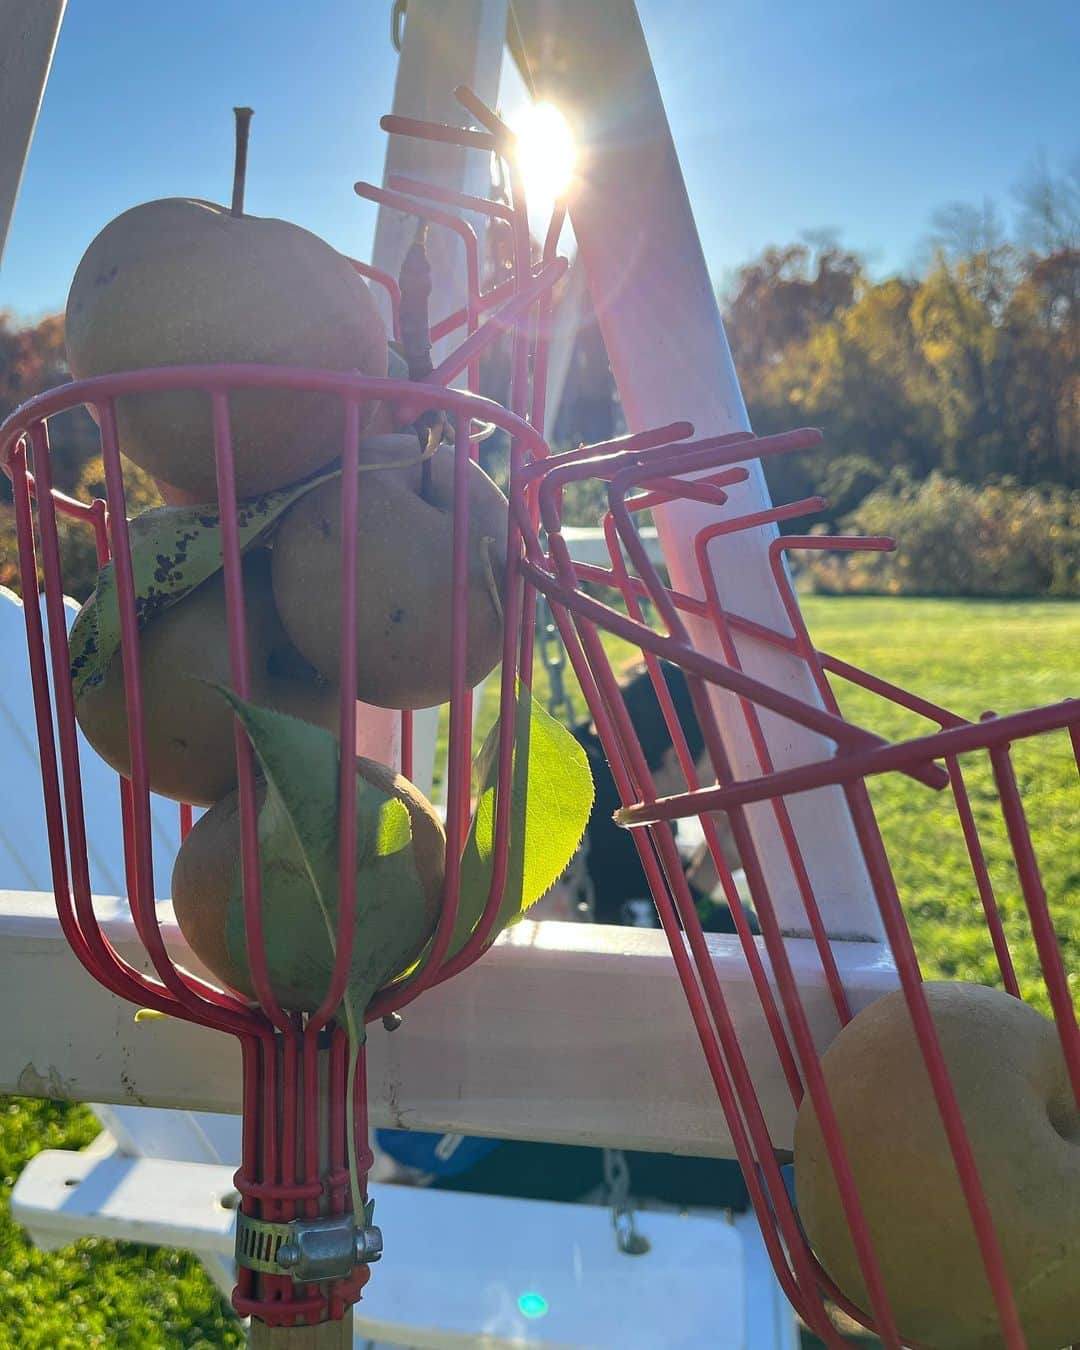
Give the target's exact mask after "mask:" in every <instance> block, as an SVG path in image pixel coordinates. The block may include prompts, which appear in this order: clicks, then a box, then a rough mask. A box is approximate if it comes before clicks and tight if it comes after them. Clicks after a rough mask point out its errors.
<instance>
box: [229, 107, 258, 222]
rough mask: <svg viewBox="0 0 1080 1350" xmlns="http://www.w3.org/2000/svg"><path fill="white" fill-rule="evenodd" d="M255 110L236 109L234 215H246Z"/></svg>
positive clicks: (234, 112)
mask: <svg viewBox="0 0 1080 1350" xmlns="http://www.w3.org/2000/svg"><path fill="white" fill-rule="evenodd" d="M254 113H255V109H254V108H234V109H233V115H234V116H235V118H236V155H235V158H234V160H233V181H232V214H233V215H234V216H242V215H243V214H244V188H245V186H246V182H247V152H248V134H249V133H250V131H251V119H252V117H253V116H254Z"/></svg>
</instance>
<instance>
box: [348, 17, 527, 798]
mask: <svg viewBox="0 0 1080 1350" xmlns="http://www.w3.org/2000/svg"><path fill="white" fill-rule="evenodd" d="M505 36H506V0H409V9H408V15H407V17H406V21H405V34H404V38H403V41H402V44H401V58H400V60H399V63H398V74H397V83H396V84H395V86H394V109H393V110H394V112H395V113H399V114H402V115H404V116H406V117H419V118H423V119H425V120H429V121H435V122H452V123H456V124H457V125H459V126H464V125H466V124H467V114H465V112H464V109H463V108H462V107H461V105H460V104H459V103H458V102H457V100H456V99H455V98H454V90H455V89H456V88H457V87H458V86H459V85H462V84H465V85H468V86H469V88H470V89H472V90H473V91H474V92H475V93H476V94H478V95H479V96H480V98H482V99H483V100H484V102H485V103H487V104H489V105H490V106H494V105H495V102H496V100H497V98H498V93H499V73H500V70H501V67H502V57H503V45H504V42H505ZM394 174H400V175H402V176H403V177H408V178H419V179H423V180H424V181H425V182H429V183H436V184H438V185H439V186H440V187H444V188H449V189H451V190H452V191H454V192H467V193H470V194H472V195H475V196H487V194H488V191H489V188H490V183H491V170H490V164H489V162H488V159H487V157H486V156H485V155H484V154H483V153H482V152H480V151H478V150H466V149H464V148H461V147H458V146H452V145H433V144H430V143H428V142H426V141H420V140H415V139H413V138H411V137H408V136H391V137H390V138H389V140H388V143H387V149H386V167H385V170H384V173H383V182H384V184H385V183H386V182H387V180H388V179H389V178H390V177H391V175H394ZM470 223H471V224H472V225H473V227H474V228H475V229H476V231H477V234H478V236H479V237H480V238H481V240H482V239H483V233H482V231H483V222H482V221H480V220H477V219H475V218H474V219H472V220H471V222H470ZM415 234H416V220H415V217H413V216H409V215H406V214H405V213H404V212H401V211H395V210H392V209H391V208H389V207H386V206H382V207H380V208H379V214H378V218H377V221H376V226H375V246H374V250H373V254H372V263H373V265H374V266H376V267H380V268H382V269H383V270H384V271H387V272H389V273H390V274H391V275H392V276H395V277H396V276H397V275H398V272H399V271H400V269H401V264H402V262H403V260H404V258H405V253H406V250H407V249H408V247H409V245H410V244H411V243H412V241H413V238H414V236H415ZM428 257H429V258H430V259H431V272H432V291H431V302H430V303H431V315H432V318H433V319H438V318H441V317H442V316H443V315H444V314H448V313H450V312H451V311H452V310H455V309H457V308H459V307H460V306H461V305H462V304H463V303H464V300H465V294H466V289H465V252H464V248H463V247H462V244H461V241H460V240H459V239H458V237H457V236H456V235H452V234H451V233H450V232H449V231H448V230H440V229H433V230H431V232H430V234H429V236H428ZM373 290H374V294H375V295H376V298H377V299H378V300H379V303H380V304H381V305H383V317H384V319H385V320H386V322H387V327H388V328H389V325H390V310H389V305H388V303H386V302H385V301H384V297H383V296H382V294H381V292H380V288H378V287H375V288H373ZM459 340H460V334H454V335H451V337H450V338H445V339H443V342H442V344H440V345H438V346H436V348H435V350H434V351H433V353H432V356H433V359H434V360H435V362H436V364H437V363H438V362H439V360H440V359H441V358H442V356H444V355H445V354H446V353H447V352H448V351H449V350H450V348H451V347H452V346H453V345H454V344H455V343H456V342H457V341H459ZM393 720H394V722H395V723H396V720H397V719H396V718H394V719H393ZM363 721H364V723H365V726H367V727H369V728H370V731H369V733H368V738H369V743H370V742H374V741H375V738H376V736H377V728H379V727H380V726H381V725H382V719H380V718H379V717H378V716H377V714H376V711H375V710H374V709H370V710H369V709H364V710H363ZM438 723H439V710H438V709H437V708H427V709H424V710H423V711H420V712H417V713H416V714H415V715H414V719H413V781H414V782H415V783H416V786H417V787H418V788H419V789H420V791H421V792H423V793H426V794H427V795H429V796H430V795H431V784H432V779H433V777H434V767H435V736H436V732H437V729H438ZM365 753H368V754H370V753H372V751H371V750H366V751H365ZM374 757H375V758H380V756H378V755H375V756H374ZM382 758H384V759H385V756H382ZM388 762H393V761H388Z"/></svg>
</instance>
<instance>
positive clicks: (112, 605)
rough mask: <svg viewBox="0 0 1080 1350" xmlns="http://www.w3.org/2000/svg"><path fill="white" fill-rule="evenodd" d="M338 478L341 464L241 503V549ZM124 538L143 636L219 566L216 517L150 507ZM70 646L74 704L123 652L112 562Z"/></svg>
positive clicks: (211, 510) (189, 509) (206, 509)
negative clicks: (296, 504) (303, 499)
mask: <svg viewBox="0 0 1080 1350" xmlns="http://www.w3.org/2000/svg"><path fill="white" fill-rule="evenodd" d="M340 472H341V469H340V466H339V467H337V468H335V469H332V470H330V471H328V472H325V473H321V474H316V475H315V476H314V477H312V478H307V479H305V480H304V482H302V483H295V484H293V485H292V486H291V487H287V488H281V489H280V490H278V491H277V492H266V493H263V494H262V495H261V496H259V497H251V498H249V499H248V500H247V501H242V502H239V503H238V504H237V527H238V532H239V535H240V548H241V551H243V550H244V549H247V548H249V547H250V546H251V545H252V544H254V543H256V542H257V541H258V540H259V539H261V538H262V536H263V535H264V534H266V532H267V531H268V530H269V529H270V528H271V526H273V525H274V524H275V522H276V521H277V520H278V518H279V517H280V516H281V514H282V512H283V511H285V510H286V508H287V507H289V506H291V505H292V504H293V502H295V501H297V500H298V499H299V498H300V497H302V496H303V495H304V494H305V493H306V492H309V491H310V490H311V489H312V488H313V487H316V486H317V485H318V484H319V483H324V482H326V480H327V479H328V478H333V477H334V476H335V475H336V474H338V473H340ZM128 538H129V539H130V541H131V569H132V575H133V577H134V581H135V617H136V620H137V622H138V626H139V631H140V632H141V631H142V630H143V629H144V628H145V627H146V625H147V624H148V623H149V622H150V620H151V619H153V618H154V617H155V616H156V615H158V614H160V613H161V612H162V610H165V609H168V608H169V606H170V605H175V604H176V602H177V601H178V600H182V599H183V598H184V596H186V595H189V594H190V593H191V592H192V591H193V590H194V589H195V587H196V586H199V585H201V584H202V583H203V582H204V581H206V580H208V579H209V578H210V577H212V576H213V575H214V574H215V573H216V572H218V571H219V570H220V568H221V566H222V550H221V515H220V512H219V511H218V509H217V507H216V506H215V505H213V504H210V503H208V504H206V505H205V506H156V507H153V508H152V509H151V510H149V511H144V512H143V513H142V514H141V515H138V516H135V517H134V518H133V519H131V520H130V521H128ZM69 644H70V651H71V679H72V683H73V685H74V689H75V697H76V698H78V697H79V696H80V695H81V694H82V692H83V690H84V689H85V688H86V687H87V685H92V684H99V683H100V682H101V681H102V680H103V679H104V678H105V673H106V671H107V670H108V669H109V666H110V664H111V663H112V660H113V657H114V656H115V655H116V653H117V652H118V651H119V650H120V605H119V601H118V598H117V592H116V567H115V564H114V563H111V562H110V563H106V565H105V566H104V567H103V568H102V569H101V570H100V571H99V572H98V576H97V585H96V587H95V590H94V594H93V597H92V598H91V601H90V603H89V604H87V605H84V607H83V608H82V610H81V611H80V613H79V616H78V618H77V619H76V621H75V623H74V624H73V625H72V628H71V636H70V639H69Z"/></svg>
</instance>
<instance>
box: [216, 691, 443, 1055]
mask: <svg viewBox="0 0 1080 1350" xmlns="http://www.w3.org/2000/svg"><path fill="white" fill-rule="evenodd" d="M221 692H222V693H223V695H224V696H225V697H226V698H227V699H228V700H229V702H230V704H231V705H232V707H233V708H234V710H235V711H236V713H237V715H238V717H239V718H240V721H241V723H242V724H243V726H244V730H245V731H246V732H247V734H248V736H249V737H250V739H251V743H252V745H253V746H254V748H255V753H256V755H257V756H258V759H259V763H260V765H261V767H262V770H263V774H264V775H265V778H266V793H265V797H264V800H263V804H262V808H261V810H260V812H259V861H260V880H261V883H262V916H263V938H264V942H265V947H266V957H267V964H268V967H269V969H270V971H271V976H272V982H273V984H274V987H275V989H276V990H277V992H278V995H279V998H280V999H281V1001H282V1002H283V1003H285V1005H286V1006H290V1005H291V1006H311V1005H313V1004H318V1003H320V1002H321V1001H322V998H323V996H324V994H325V992H326V990H327V989H328V987H329V983H330V976H331V972H332V970H333V965H334V958H335V954H336V951H337V932H338V899H339V870H338V837H339V832H338V800H339V799H338V764H339V760H338V745H337V740H336V738H335V737H334V736H333V735H332V734H331V733H330V732H328V731H324V730H323V729H322V728H320V727H315V726H311V725H310V724H309V723H307V722H302V721H300V720H298V719H297V718H293V717H287V716H286V715H285V714H283V713H277V712H273V711H271V710H270V709H267V708H259V707H256V706H255V705H254V704H250V703H245V702H244V701H243V700H242V699H239V698H237V697H236V696H235V695H234V694H232V693H231V692H229V691H228V690H226V689H222V690H221ZM355 819H356V836H357V837H356V923H355V932H354V938H353V952H352V961H351V964H350V969H349V978H348V983H347V986H346V991H345V995H344V997H343V1005H344V1006H343V1009H342V1012H343V1013H344V1015H345V1018H346V1021H347V1022H348V1023H349V1030H350V1036H353V1034H354V1033H355V1035H356V1037H359V1038H360V1039H362V1038H363V1026H364V1010H365V1008H366V1007H367V1005H368V1003H369V1002H370V1001H371V998H372V995H373V994H374V993H375V992H376V990H378V989H379V988H380V987H381V986H382V985H383V984H385V983H386V981H387V979H388V978H389V977H390V976H391V975H393V973H394V972H395V970H397V969H399V968H400V966H401V964H402V962H403V961H404V960H406V959H407V953H408V952H409V951H410V950H412V951H415V949H416V939H415V934H416V933H417V932H418V931H419V932H421V933H422V932H423V931H424V928H423V926H424V925H425V924H426V923H427V922H428V920H427V918H426V906H425V899H424V888H423V886H422V884H421V882H420V878H419V876H418V874H417V871H416V865H415V861H414V855H413V849H412V827H411V822H410V819H409V813H408V810H407V809H406V808H405V806H404V805H403V804H402V803H401V802H400V801H398V799H397V798H395V797H392V796H390V795H389V794H387V793H385V792H383V791H381V790H380V789H379V788H376V787H375V786H374V785H373V784H371V783H369V782H367V781H366V780H365V779H363V778H361V777H360V776H359V775H358V776H357V782H356V817H355ZM226 947H227V950H228V952H229V955H230V957H231V958H232V959H233V960H234V961H236V963H237V964H238V966H239V967H240V968H241V969H242V970H244V971H245V972H247V971H248V970H249V965H248V957H247V933H246V924H245V919H244V905H243V893H242V887H241V884H240V875H239V868H238V869H237V873H236V876H235V880H234V884H233V889H232V892H231V894H230V897H229V906H228V910H227V913H226Z"/></svg>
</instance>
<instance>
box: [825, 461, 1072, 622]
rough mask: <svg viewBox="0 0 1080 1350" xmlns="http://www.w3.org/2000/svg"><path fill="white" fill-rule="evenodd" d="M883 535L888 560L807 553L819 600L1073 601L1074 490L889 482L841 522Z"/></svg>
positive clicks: (939, 478) (848, 528)
mask: <svg viewBox="0 0 1080 1350" xmlns="http://www.w3.org/2000/svg"><path fill="white" fill-rule="evenodd" d="M842 527H843V529H844V531H845V533H848V534H887V535H891V536H893V537H894V538H895V539H896V541H897V548H896V551H895V552H894V553H821V554H818V555H811V556H809V557H808V558H807V560H806V563H805V573H804V575H805V576H806V577H807V578H808V579H809V581H810V584H811V585H812V587H813V589H815V590H816V591H818V592H820V593H822V594H826V595H841V594H849V595H855V594H862V595H968V596H1002V597H1006V596H1032V595H1054V596H1080V491H1077V490H1075V489H1072V490H1070V489H1068V488H1063V487H1057V486H1052V487H1036V488H1022V487H1019V486H1017V485H1016V484H1015V483H1013V482H1010V481H1009V480H1007V479H1005V480H1002V481H1000V482H996V483H989V484H987V485H985V486H983V487H970V486H968V485H967V484H966V483H960V482H957V481H956V480H955V479H951V478H946V477H944V476H943V475H941V474H937V473H934V474H931V475H930V477H929V478H926V479H925V480H923V481H922V482H920V483H913V482H910V481H906V482H905V481H903V480H901V481H899V482H897V481H896V480H893V481H892V482H890V483H889V484H887V485H885V486H883V487H881V488H878V489H877V490H876V491H874V492H872V493H871V494H870V495H869V496H868V497H866V498H865V499H864V500H863V501H862V502H861V503H860V504H859V506H858V507H857V508H856V509H855V510H854V511H852V512H851V513H850V515H848V516H847V517H845V519H844V520H843V522H842Z"/></svg>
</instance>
